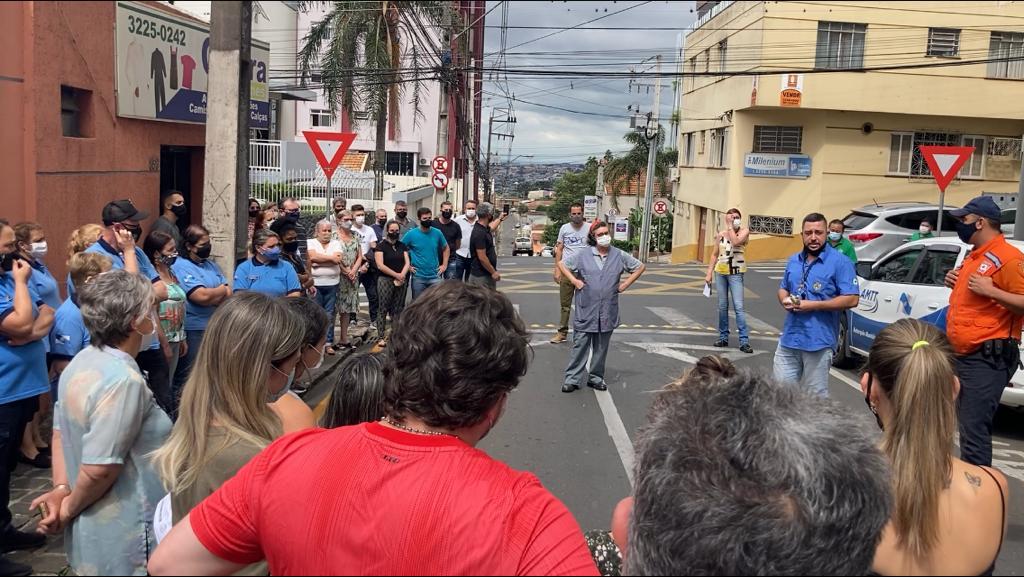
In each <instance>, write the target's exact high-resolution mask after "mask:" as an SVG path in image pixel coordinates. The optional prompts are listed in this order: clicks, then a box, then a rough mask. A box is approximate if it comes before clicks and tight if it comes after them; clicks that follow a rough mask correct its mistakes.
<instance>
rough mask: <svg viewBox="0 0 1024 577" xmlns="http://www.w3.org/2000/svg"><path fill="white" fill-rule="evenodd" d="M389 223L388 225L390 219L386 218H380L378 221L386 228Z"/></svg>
mask: <svg viewBox="0 0 1024 577" xmlns="http://www.w3.org/2000/svg"><path fill="white" fill-rule="evenodd" d="M387 223H388V219H386V218H378V219H377V224H379V225H380V226H384V225H385V224H387Z"/></svg>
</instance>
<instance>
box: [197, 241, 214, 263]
mask: <svg viewBox="0 0 1024 577" xmlns="http://www.w3.org/2000/svg"><path fill="white" fill-rule="evenodd" d="M211 252H213V245H212V244H208V245H206V246H201V247H198V248H196V256H197V257H199V258H201V259H203V260H206V259H208V258H210V253H211Z"/></svg>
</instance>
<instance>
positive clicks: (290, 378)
mask: <svg viewBox="0 0 1024 577" xmlns="http://www.w3.org/2000/svg"><path fill="white" fill-rule="evenodd" d="M270 368H272V369H274V370H275V371H277V374H279V375H284V374H285V372H284V371H282V370H281V369H279V368H277V367H275V366H274V365H270ZM285 376H287V377H288V384H286V385H285V386H283V387H281V390H279V391H277V392H276V393H275V392H274V391H270V402H271V403H273V402H274V401H276V400H278V399H280V398H281V397H283V396H285V395H286V394H288V391H289V390H291V388H292V385H293V384H294V383H295V367H292V372H290V373H288V374H287V375H285Z"/></svg>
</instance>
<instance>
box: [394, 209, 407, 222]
mask: <svg viewBox="0 0 1024 577" xmlns="http://www.w3.org/2000/svg"><path fill="white" fill-rule="evenodd" d="M395 216H396V217H398V218H400V219H402V220H405V217H407V216H409V212H408V211H405V210H400V211H398V212H396V213H395Z"/></svg>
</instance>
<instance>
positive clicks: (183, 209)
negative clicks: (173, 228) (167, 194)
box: [171, 204, 188, 218]
mask: <svg viewBox="0 0 1024 577" xmlns="http://www.w3.org/2000/svg"><path fill="white" fill-rule="evenodd" d="M171 212H172V213H173V214H174V216H176V217H178V218H185V215H186V214H188V207H187V206H185V205H184V204H180V205H177V206H172V207H171Z"/></svg>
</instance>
